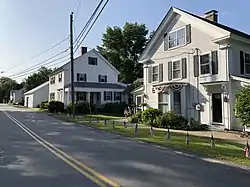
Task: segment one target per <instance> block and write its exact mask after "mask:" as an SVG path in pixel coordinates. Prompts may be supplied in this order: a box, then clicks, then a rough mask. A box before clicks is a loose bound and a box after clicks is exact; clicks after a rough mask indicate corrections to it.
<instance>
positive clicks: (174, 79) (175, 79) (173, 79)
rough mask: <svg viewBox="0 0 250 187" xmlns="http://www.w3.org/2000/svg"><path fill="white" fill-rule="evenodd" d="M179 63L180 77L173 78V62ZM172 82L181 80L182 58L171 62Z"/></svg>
mask: <svg viewBox="0 0 250 187" xmlns="http://www.w3.org/2000/svg"><path fill="white" fill-rule="evenodd" d="M177 61H179V62H180V77H179V78H174V62H177ZM171 65H172V81H177V80H181V79H182V58H178V59H176V60H175V59H174V60H172V64H171Z"/></svg>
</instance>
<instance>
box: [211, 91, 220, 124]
mask: <svg viewBox="0 0 250 187" xmlns="http://www.w3.org/2000/svg"><path fill="white" fill-rule="evenodd" d="M212 113H213V123H214V124H216V123H217V124H218V123H219V124H220V123H222V98H221V93H213V94H212Z"/></svg>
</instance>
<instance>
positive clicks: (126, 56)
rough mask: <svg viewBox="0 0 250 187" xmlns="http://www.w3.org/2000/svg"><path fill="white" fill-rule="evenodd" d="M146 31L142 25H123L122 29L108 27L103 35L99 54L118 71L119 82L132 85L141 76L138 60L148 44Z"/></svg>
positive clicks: (98, 47) (140, 66) (141, 70)
mask: <svg viewBox="0 0 250 187" xmlns="http://www.w3.org/2000/svg"><path fill="white" fill-rule="evenodd" d="M147 36H148V29H147V27H146V26H145V25H144V24H138V23H125V25H124V26H123V28H120V27H117V26H115V27H113V28H111V27H108V28H107V29H106V32H105V33H104V34H103V37H102V42H103V44H102V45H101V46H97V49H98V50H99V51H100V53H101V54H102V55H103V56H104V57H105V58H106V59H107V60H108V61H109V62H111V64H112V65H113V66H114V67H115V68H116V69H118V71H120V77H119V79H120V81H122V82H125V83H132V82H133V81H135V80H136V79H137V78H141V77H142V76H143V69H142V64H139V63H138V58H139V56H140V54H141V53H142V51H143V50H144V48H145V47H146V45H147V42H148V37H147Z"/></svg>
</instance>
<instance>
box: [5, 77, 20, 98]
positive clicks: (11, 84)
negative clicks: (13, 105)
mask: <svg viewBox="0 0 250 187" xmlns="http://www.w3.org/2000/svg"><path fill="white" fill-rule="evenodd" d="M21 88H22V85H21V84H18V83H17V82H16V81H15V80H12V79H10V78H8V77H1V78H0V102H4V101H5V102H7V101H9V99H10V90H12V89H13V90H19V89H21Z"/></svg>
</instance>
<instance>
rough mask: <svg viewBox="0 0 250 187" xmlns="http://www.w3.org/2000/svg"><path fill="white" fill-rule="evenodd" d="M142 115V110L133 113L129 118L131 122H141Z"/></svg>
mask: <svg viewBox="0 0 250 187" xmlns="http://www.w3.org/2000/svg"><path fill="white" fill-rule="evenodd" d="M141 115H142V112H137V113H136V114H134V115H132V116H131V117H130V118H129V122H130V123H139V122H141V121H142V119H141Z"/></svg>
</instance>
